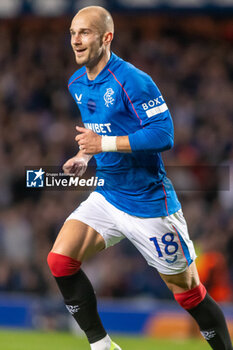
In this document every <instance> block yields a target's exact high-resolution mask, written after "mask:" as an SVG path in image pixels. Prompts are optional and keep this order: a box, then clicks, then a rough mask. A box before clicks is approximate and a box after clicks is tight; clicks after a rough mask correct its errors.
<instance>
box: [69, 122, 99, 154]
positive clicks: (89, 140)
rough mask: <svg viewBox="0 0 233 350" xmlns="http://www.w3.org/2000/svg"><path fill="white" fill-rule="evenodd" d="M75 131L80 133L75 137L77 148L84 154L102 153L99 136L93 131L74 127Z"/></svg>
mask: <svg viewBox="0 0 233 350" xmlns="http://www.w3.org/2000/svg"><path fill="white" fill-rule="evenodd" d="M76 130H77V131H78V132H80V134H78V135H77V136H76V137H75V141H77V142H78V145H79V148H80V149H81V150H82V152H83V153H84V154H98V153H100V152H102V147H101V136H100V135H98V134H96V133H95V132H94V131H92V130H89V129H86V128H81V127H79V126H76Z"/></svg>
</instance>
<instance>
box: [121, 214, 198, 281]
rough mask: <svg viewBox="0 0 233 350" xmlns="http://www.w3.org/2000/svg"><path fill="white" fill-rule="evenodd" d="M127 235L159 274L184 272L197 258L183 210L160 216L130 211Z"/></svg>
mask: <svg viewBox="0 0 233 350" xmlns="http://www.w3.org/2000/svg"><path fill="white" fill-rule="evenodd" d="M125 227H126V232H124V233H125V235H126V236H127V238H128V239H129V240H130V241H131V242H132V243H133V244H134V245H135V246H136V248H137V249H138V250H139V251H140V252H141V254H142V255H143V256H144V258H145V259H146V260H147V262H148V264H149V265H151V266H153V267H155V268H156V269H157V270H158V272H159V273H160V274H164V275H176V274H179V273H182V272H184V271H185V270H186V269H187V268H188V266H190V265H191V264H192V262H193V261H194V260H195V258H196V254H195V250H194V246H193V243H192V241H191V240H190V238H189V234H188V229H187V224H186V221H185V219H184V217H183V213H182V211H181V210H179V211H178V212H176V213H175V214H172V215H169V216H166V217H158V218H138V217H134V216H130V215H128V217H127V220H126V223H125Z"/></svg>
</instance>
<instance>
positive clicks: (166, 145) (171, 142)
mask: <svg viewBox="0 0 233 350" xmlns="http://www.w3.org/2000/svg"><path fill="white" fill-rule="evenodd" d="M173 145H174V139H173V137H166V139H165V140H164V144H163V147H162V151H168V150H169V149H171V148H172V147H173Z"/></svg>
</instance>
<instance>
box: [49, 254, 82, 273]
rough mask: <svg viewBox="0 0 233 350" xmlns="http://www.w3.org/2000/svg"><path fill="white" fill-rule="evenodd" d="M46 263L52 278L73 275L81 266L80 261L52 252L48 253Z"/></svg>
mask: <svg viewBox="0 0 233 350" xmlns="http://www.w3.org/2000/svg"><path fill="white" fill-rule="evenodd" d="M47 262H48V265H49V267H50V270H51V272H52V274H53V276H54V277H62V276H70V275H73V274H75V273H76V272H78V270H79V269H80V266H81V262H80V261H77V260H75V259H72V258H70V257H69V256H65V255H62V254H57V253H53V252H50V253H49V255H48V258H47Z"/></svg>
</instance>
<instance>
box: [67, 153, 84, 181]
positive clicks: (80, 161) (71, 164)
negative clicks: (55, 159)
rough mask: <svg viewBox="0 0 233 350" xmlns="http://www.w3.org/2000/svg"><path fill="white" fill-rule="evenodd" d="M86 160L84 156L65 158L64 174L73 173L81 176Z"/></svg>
mask: <svg viewBox="0 0 233 350" xmlns="http://www.w3.org/2000/svg"><path fill="white" fill-rule="evenodd" d="M87 164H88V160H87V159H85V158H84V157H80V156H75V157H73V158H70V159H69V160H67V162H66V163H65V164H64V165H63V167H62V168H63V171H64V173H65V174H74V175H75V176H82V175H83V174H84V173H85V171H86V170H87Z"/></svg>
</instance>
